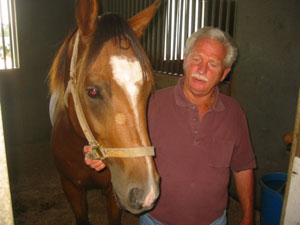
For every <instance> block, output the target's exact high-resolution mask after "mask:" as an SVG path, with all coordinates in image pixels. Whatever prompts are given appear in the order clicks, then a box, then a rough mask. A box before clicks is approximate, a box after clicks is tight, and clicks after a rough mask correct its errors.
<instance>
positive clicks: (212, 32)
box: [184, 27, 238, 68]
mask: <svg viewBox="0 0 300 225" xmlns="http://www.w3.org/2000/svg"><path fill="white" fill-rule="evenodd" d="M206 38H208V39H211V40H214V41H219V42H221V43H222V44H223V45H224V46H225V47H226V49H227V54H226V57H225V59H224V63H225V66H226V67H227V68H230V67H231V66H232V64H233V62H234V61H235V60H236V58H237V55H238V48H237V44H236V43H235V41H234V40H233V39H232V38H231V37H230V36H229V34H227V33H225V32H224V31H222V30H220V29H219V28H214V27H203V28H200V29H199V30H198V31H196V32H195V33H193V34H192V35H191V36H190V37H189V38H188V39H187V40H186V43H185V49H184V55H185V56H186V57H188V55H189V54H190V52H191V50H192V49H193V47H194V45H195V42H196V40H199V39H206Z"/></svg>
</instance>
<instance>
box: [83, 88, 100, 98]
mask: <svg viewBox="0 0 300 225" xmlns="http://www.w3.org/2000/svg"><path fill="white" fill-rule="evenodd" d="M86 92H87V94H88V96H89V97H91V98H101V95H100V92H99V90H98V88H95V87H93V88H88V89H87V91H86Z"/></svg>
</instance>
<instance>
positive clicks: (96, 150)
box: [64, 31, 155, 160]
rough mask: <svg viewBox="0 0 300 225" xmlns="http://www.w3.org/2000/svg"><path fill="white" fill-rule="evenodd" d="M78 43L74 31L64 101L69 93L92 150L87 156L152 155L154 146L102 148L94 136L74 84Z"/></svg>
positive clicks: (98, 157)
mask: <svg viewBox="0 0 300 225" xmlns="http://www.w3.org/2000/svg"><path fill="white" fill-rule="evenodd" d="M78 44H79V32H78V31H77V33H76V38H75V42H74V46H73V53H72V58H71V65H70V80H69V82H68V86H67V89H66V91H65V96H64V101H65V104H66V106H67V107H68V95H69V94H71V95H72V97H73V101H74V107H75V111H76V115H77V118H78V121H79V124H80V127H81V129H82V131H83V133H84V135H85V137H86V139H87V140H88V142H89V145H90V146H92V151H91V152H89V153H87V157H88V158H90V159H92V160H93V159H101V160H103V159H105V158H108V157H143V156H154V155H155V153H154V147H153V146H148V147H136V148H104V147H103V146H102V145H100V144H99V142H98V141H97V140H96V138H95V137H94V135H93V133H92V131H91V129H90V127H89V125H88V123H87V121H86V118H85V115H84V113H83V109H82V106H81V103H80V99H79V95H78V92H77V89H76V88H75V86H76V76H75V63H76V62H77V56H78Z"/></svg>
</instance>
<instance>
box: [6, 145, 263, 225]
mask: <svg viewBox="0 0 300 225" xmlns="http://www.w3.org/2000/svg"><path fill="white" fill-rule="evenodd" d="M13 151H14V155H15V157H14V163H13V165H9V168H10V171H9V172H10V174H9V176H10V180H11V184H10V185H11V191H12V202H13V213H14V218H15V225H73V224H75V220H74V217H73V214H72V212H71V209H70V207H69V205H68V203H67V201H66V199H65V196H64V194H63V191H62V189H61V187H60V183H59V179H58V174H57V172H56V170H55V167H54V163H53V160H52V156H51V153H50V149H49V144H48V143H47V142H44V143H37V144H28V145H23V146H20V147H18V148H16V149H13ZM88 204H89V212H90V213H89V215H90V221H91V223H92V224H93V225H100V224H101V225H102V224H103V225H105V224H107V219H106V209H105V201H104V197H103V196H102V194H101V191H99V190H94V191H90V192H89V194H88ZM241 217H242V211H241V207H240V204H239V202H238V201H236V200H234V199H232V198H230V201H229V207H228V225H238V224H239V222H240V220H241ZM256 220H257V222H256V225H259V212H256ZM122 224H123V225H137V224H138V218H137V217H136V216H134V215H132V214H129V213H127V212H124V213H123V219H122ZM183 225H184V224H183Z"/></svg>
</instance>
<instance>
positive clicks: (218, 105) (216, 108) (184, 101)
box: [174, 77, 225, 112]
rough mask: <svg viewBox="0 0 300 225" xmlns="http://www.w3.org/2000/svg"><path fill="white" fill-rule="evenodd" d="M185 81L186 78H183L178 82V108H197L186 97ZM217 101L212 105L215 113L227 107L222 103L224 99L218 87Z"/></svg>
mask: <svg viewBox="0 0 300 225" xmlns="http://www.w3.org/2000/svg"><path fill="white" fill-rule="evenodd" d="M184 79H185V77H181V78H180V79H179V80H178V83H177V85H176V87H175V93H174V94H175V102H176V104H177V105H178V106H181V107H191V106H195V105H194V104H192V103H190V102H189V101H188V100H187V98H186V97H185V95H184V93H183V90H182V87H183V83H184ZM215 96H216V98H215V101H214V103H213V105H212V110H214V111H217V112H218V111H223V110H225V106H224V104H223V102H222V98H221V93H220V90H219V88H218V87H216V88H215Z"/></svg>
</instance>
